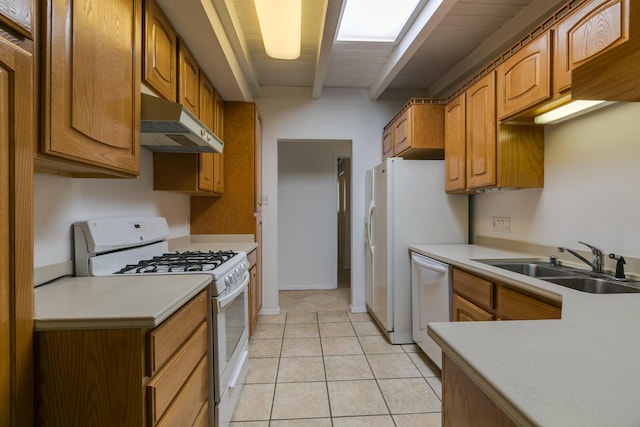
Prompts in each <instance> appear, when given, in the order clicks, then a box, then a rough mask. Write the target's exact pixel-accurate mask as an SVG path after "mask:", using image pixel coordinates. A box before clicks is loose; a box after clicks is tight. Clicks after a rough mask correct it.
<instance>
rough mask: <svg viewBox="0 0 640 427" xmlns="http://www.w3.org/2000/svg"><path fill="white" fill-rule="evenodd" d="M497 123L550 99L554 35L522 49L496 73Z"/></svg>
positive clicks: (542, 37) (540, 37)
mask: <svg viewBox="0 0 640 427" xmlns="http://www.w3.org/2000/svg"><path fill="white" fill-rule="evenodd" d="M496 78H497V83H496V93H497V102H496V104H497V110H498V119H500V120H502V119H504V118H506V117H509V116H511V115H513V114H515V113H519V112H521V111H523V110H526V109H527V108H531V107H533V106H535V105H536V104H538V103H540V102H542V101H545V100H547V99H549V98H551V32H550V31H546V32H545V33H543V34H542V35H541V36H539V37H538V38H536V39H535V40H533V41H532V42H530V43H528V44H527V45H526V46H523V47H522V48H521V49H520V50H519V51H517V52H516V53H514V54H513V55H512V56H510V57H509V58H507V59H506V60H505V61H504V62H503V63H502V64H500V66H498V68H497V69H496Z"/></svg>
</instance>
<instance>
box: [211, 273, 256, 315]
mask: <svg viewBox="0 0 640 427" xmlns="http://www.w3.org/2000/svg"><path fill="white" fill-rule="evenodd" d="M244 276H245V277H244V279H243V280H242V283H241V284H240V286H237V287H235V288H233V289H232V290H231V292H229V293H228V294H227V293H226V292H223V293H222V295H220V296H218V298H217V301H218V304H216V306H217V308H218V313H222V312H223V311H224V309H225V308H226V307H227V306H228V305H229V304H231V302H232V301H233V300H234V299H236V297H237V296H238V295H240V294H241V293H242V292H244V290H245V289H246V288H247V285H248V284H249V272H248V271H247V272H246V273H245V275H244Z"/></svg>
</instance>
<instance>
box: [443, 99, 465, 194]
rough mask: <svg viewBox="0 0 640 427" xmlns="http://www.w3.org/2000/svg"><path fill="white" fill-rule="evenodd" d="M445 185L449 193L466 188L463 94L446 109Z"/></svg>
mask: <svg viewBox="0 0 640 427" xmlns="http://www.w3.org/2000/svg"><path fill="white" fill-rule="evenodd" d="M444 158H445V164H444V166H445V184H444V186H445V187H444V188H445V190H446V191H447V192H449V191H461V190H464V189H465V188H466V179H465V178H466V164H467V161H466V123H465V94H464V93H463V94H461V95H460V96H458V97H457V98H455V99H454V100H452V101H451V102H450V103H449V104H447V106H446V108H445V116H444Z"/></svg>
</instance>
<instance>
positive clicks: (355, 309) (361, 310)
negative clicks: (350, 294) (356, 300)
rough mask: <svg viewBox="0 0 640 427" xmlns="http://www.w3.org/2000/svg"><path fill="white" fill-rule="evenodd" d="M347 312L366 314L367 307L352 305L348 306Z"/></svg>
mask: <svg viewBox="0 0 640 427" xmlns="http://www.w3.org/2000/svg"><path fill="white" fill-rule="evenodd" d="M349 310H350V311H351V312H352V313H366V312H367V307H354V306H353V305H351V304H349Z"/></svg>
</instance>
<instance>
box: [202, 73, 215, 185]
mask: <svg viewBox="0 0 640 427" xmlns="http://www.w3.org/2000/svg"><path fill="white" fill-rule="evenodd" d="M214 103H215V90H214V89H213V86H212V85H211V82H209V79H207V76H205V75H204V73H202V72H200V120H202V123H204V125H205V126H206V127H208V128H209V129H211V130H213V128H214V127H215V112H214V110H215V104H214ZM199 156H200V167H199V170H198V187H199V189H200V190H202V191H207V192H213V186H214V172H213V168H214V160H213V156H214V154H213V153H200V155H199Z"/></svg>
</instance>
